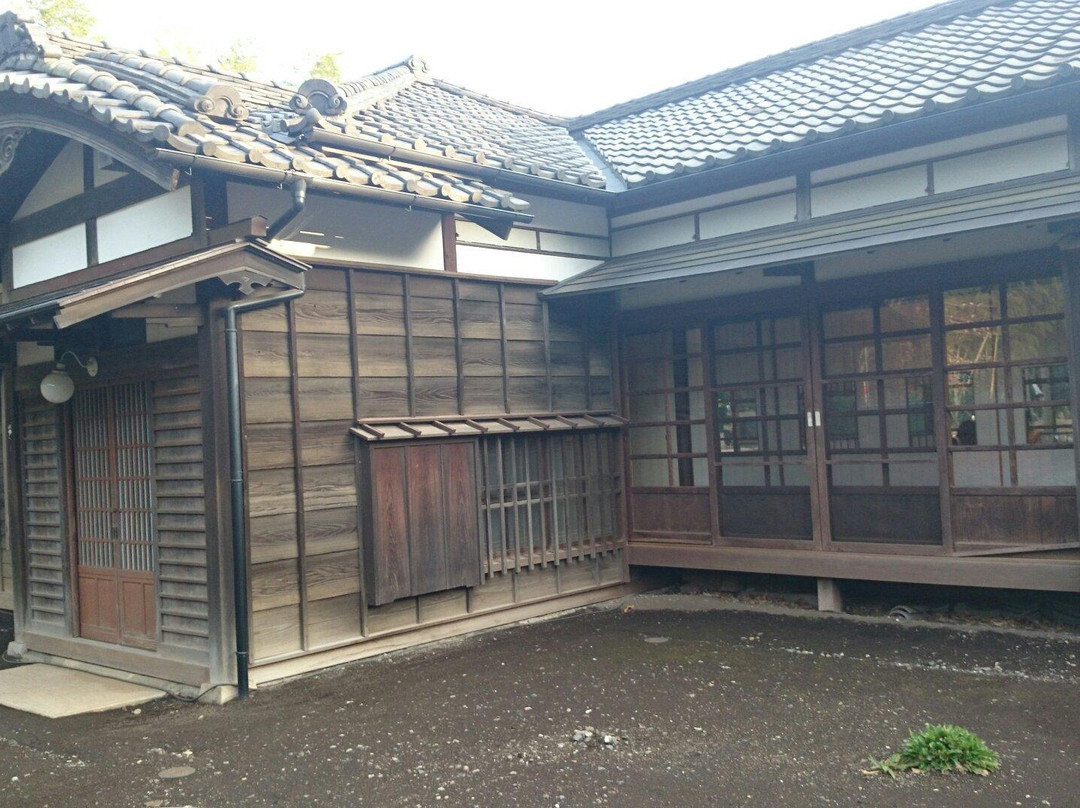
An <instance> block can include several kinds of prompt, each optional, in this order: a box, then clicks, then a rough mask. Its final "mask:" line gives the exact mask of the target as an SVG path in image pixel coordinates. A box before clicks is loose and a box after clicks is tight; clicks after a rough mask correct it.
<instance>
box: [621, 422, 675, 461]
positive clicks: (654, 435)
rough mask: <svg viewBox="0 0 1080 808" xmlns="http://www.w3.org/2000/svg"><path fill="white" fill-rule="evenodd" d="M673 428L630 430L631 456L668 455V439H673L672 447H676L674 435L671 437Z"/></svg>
mask: <svg viewBox="0 0 1080 808" xmlns="http://www.w3.org/2000/svg"><path fill="white" fill-rule="evenodd" d="M670 430H671V427H666V426H646V427H631V428H630V454H632V455H666V454H667V453H668V438H669V437H670V438H671V441H672V446H674V445H675V437H674V435H670V434H669V432H670Z"/></svg>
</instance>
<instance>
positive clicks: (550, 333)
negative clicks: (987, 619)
mask: <svg viewBox="0 0 1080 808" xmlns="http://www.w3.org/2000/svg"><path fill="white" fill-rule="evenodd" d="M1078 70H1080V6H1077V4H1076V3H1075V2H1072V0H1018V1H1017V2H1001V3H999V4H997V5H991V4H989V3H986V2H982V0H979V1H978V2H975V0H954V2H949V3H945V4H942V5H940V6H935V7H933V8H931V9H928V10H925V11H921V12H916V13H913V14H909V15H906V16H904V17H900V18H897V19H894V20H890V21H887V22H883V23H880V24H877V25H874V26H870V27H868V28H863V29H860V30H857V31H853V32H851V33H849V34H845V35H842V36H838V37H834V38H832V39H829V40H825V41H822V42H818V43H814V44H811V45H807V46H805V47H802V48H798V49H795V50H793V51H789V52H786V53H783V54H780V55H778V56H774V57H770V58H768V59H765V60H762V61H759V62H755V63H752V64H748V65H744V66H742V67H738V68H734V69H732V70H728V71H725V72H723V73H719V74H716V75H713V76H708V77H706V78H704V79H701V80H699V81H695V82H691V83H689V84H686V85H682V86H679V87H675V88H672V89H669V90H665V91H663V92H661V93H657V94H654V95H652V96H648V97H645V98H641V99H638V100H635V101H631V102H629V103H627V104H623V105H620V106H617V107H613V108H611V109H607V110H603V111H600V112H597V113H594V114H590V115H587V116H584V117H579V118H576V119H563V118H557V117H553V116H548V115H542V114H539V113H536V112H533V111H530V110H526V109H522V108H519V107H516V106H514V105H512V104H508V103H504V102H501V101H496V100H493V99H491V98H488V97H486V96H483V95H480V94H477V93H474V92H471V91H469V90H466V89H463V88H461V87H457V86H454V85H451V84H448V83H446V82H444V81H442V80H440V79H438V78H436V77H434V76H433V75H432V74H431V72H430V70H429V68H428V66H427V65H426V64H425V63H424V62H423V61H422V60H419V59H415V58H414V59H410V60H408V61H406V62H403V63H401V64H399V65H395V66H393V67H390V68H387V69H385V70H382V71H380V72H377V73H374V74H371V75H369V76H366V77H364V78H362V79H360V80H358V81H352V82H344V83H335V82H331V81H327V80H324V79H311V80H308V81H305V82H303V83H302V84H301V85H300V86H299V87H298V88H286V87H284V86H280V85H277V84H272V83H265V82H261V81H258V80H256V79H254V78H251V77H248V76H240V75H234V74H227V73H223V72H220V71H218V70H215V69H212V68H209V67H206V66H198V65H192V64H186V63H183V62H180V61H176V60H166V59H161V58H155V57H153V56H149V55H147V54H145V53H143V52H134V51H126V50H120V49H116V48H113V47H110V46H107V45H105V44H97V43H89V42H82V41H78V40H75V39H71V38H68V37H67V36H64V35H60V34H56V33H53V32H50V31H46V30H44V29H43V28H42V27H40V26H39V25H37V24H35V23H33V22H30V21H26V20H23V19H20V18H18V17H17V16H15V15H13V14H5V15H3V16H0V271H2V272H0V274H2V278H0V279H2V287H3V288H2V294H3V301H2V303H0V361H2V369H3V385H2V392H3V406H2V409H0V413H2V421H3V423H2V425H0V428H2V431H3V434H4V435H5V436H6V438H7V440H6V443H5V452H4V453H3V462H4V487H3V497H4V505H5V508H4V518H3V532H2V539H3V551H2V552H0V607H8V608H11V609H13V611H14V614H15V620H16V641H15V643H14V644H13V646H12V649H11V651H12V652H14V653H18V654H21V655H22V656H23V657H24V658H27V659H45V660H49V659H56V658H63V659H64V660H66V664H79V665H83V666H86V667H87V668H90V669H96V670H112V671H123V672H125V674H126V675H130V674H135V675H138V676H141V677H145V678H146V679H148V680H155V681H159V682H167V683H171V686H172V687H174V688H177V689H180V690H182V691H183V692H187V693H203V692H207V691H212V692H214V693H216V694H218V695H222V694H225V695H227V694H228V693H229V692H231V688H232V687H233V686H236V685H237V684H238V683H240V684H242V683H243V680H244V679H245V677H247V676H250V678H251V679H252V680H253V681H255V682H256V683H258V682H266V681H270V680H273V679H277V678H281V677H284V676H287V675H291V674H293V673H297V672H300V671H303V670H310V669H314V668H317V667H320V666H325V665H330V664H334V663H337V662H340V661H344V660H349V659H355V658H358V657H360V656H363V655H366V654H373V653H378V652H381V651H385V650H387V649H391V648H396V647H401V646H404V645H408V644H410V643H416V642H422V641H426V640H430V639H433V638H437V637H445V636H450V635H452V634H455V633H461V632H466V631H471V630H475V629H478V628H483V627H488V626H493V625H498V624H500V623H506V622H510V621H515V620H519V619H522V618H525V617H529V616H535V615H539V614H543V613H546V612H551V611H556V610H560V609H566V608H569V607H573V606H577V605H584V604H587V603H592V602H597V601H599V600H603V599H607V598H612V597H615V596H618V595H620V594H622V593H625V592H627V591H630V589H631V588H632V587H633V586H634V584H633V583H632V581H633V575H632V572H633V570H634V568H635V567H673V568H700V569H715V570H730V571H744V572H767V573H783V574H792V575H803V576H809V577H813V578H817V579H819V581H821V582H822V584H823V586H825V587H828V586H831V585H832V584H831V582H834V581H837V580H844V579H862V580H871V581H873V580H878V581H902V582H919V583H933V584H953V585H967V586H986V587H1001V588H1017V589H1037V590H1053V591H1066V592H1080V533H1078V520H1077V497H1078V489H1077V467H1078V464H1080V459H1078V458H1080V447H1078V445H1077V443H1076V442H1075V441H1074V433H1073V415H1072V413H1073V401H1074V400H1075V399H1076V397H1077V395H1078V390H1077V385H1078V384H1080V326H1078V324H1077V323H1078V318H1080V72H1078Z"/></svg>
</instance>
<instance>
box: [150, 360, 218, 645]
mask: <svg viewBox="0 0 1080 808" xmlns="http://www.w3.org/2000/svg"><path fill="white" fill-rule="evenodd" d="M151 417H152V419H153V433H154V435H153V440H154V494H155V530H156V533H157V536H156V539H157V547H158V586H157V598H158V612H159V614H160V617H161V619H160V627H159V630H160V638H161V643H162V644H163V645H170V646H179V647H182V648H185V649H197V650H199V651H203V652H208V651H209V636H210V631H209V622H208V611H207V609H208V600H209V599H208V594H207V580H206V576H207V570H206V565H207V557H206V488H205V482H204V480H205V478H204V469H203V434H202V424H203V419H202V410H201V407H200V388H199V374H198V368H192V369H191V371H190V372H189V373H185V374H184V375H179V376H176V377H172V378H168V379H160V380H158V381H156V382H154V384H153V388H152V392H151Z"/></svg>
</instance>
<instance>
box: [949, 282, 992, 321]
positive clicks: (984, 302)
mask: <svg viewBox="0 0 1080 808" xmlns="http://www.w3.org/2000/svg"><path fill="white" fill-rule="evenodd" d="M1000 319H1001V296H1000V293H999V292H998V287H996V286H973V287H971V288H969V289H950V290H949V291H947V292H946V293H945V324H946V325H950V324H953V323H978V322H984V321H987V320H1000Z"/></svg>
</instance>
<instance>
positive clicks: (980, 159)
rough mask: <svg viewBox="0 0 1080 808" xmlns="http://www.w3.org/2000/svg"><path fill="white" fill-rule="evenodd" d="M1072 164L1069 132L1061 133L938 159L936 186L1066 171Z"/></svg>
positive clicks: (952, 186) (942, 189) (938, 189)
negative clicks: (946, 158) (960, 155)
mask: <svg viewBox="0 0 1080 808" xmlns="http://www.w3.org/2000/svg"><path fill="white" fill-rule="evenodd" d="M1068 167H1069V146H1068V142H1067V141H1066V138H1065V135H1058V136H1056V137H1050V138H1045V139H1043V140H1033V141H1030V142H1028V143H1017V144H1015V145H1013V146H1004V147H1002V148H1000V149H993V150H991V151H986V152H978V153H976V154H968V155H964V156H962V157H953V158H951V159H949V160H939V161H937V162H935V163H934V190H935V191H936V192H937V193H939V194H940V193H945V192H947V191H957V190H960V189H961V188H973V187H975V186H978V185H987V184H989V183H993V182H1004V181H1005V180H1013V179H1019V178H1020V177H1032V176H1034V175H1036V174H1046V173H1049V172H1051V171H1063V170H1065V169H1067V168H1068Z"/></svg>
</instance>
